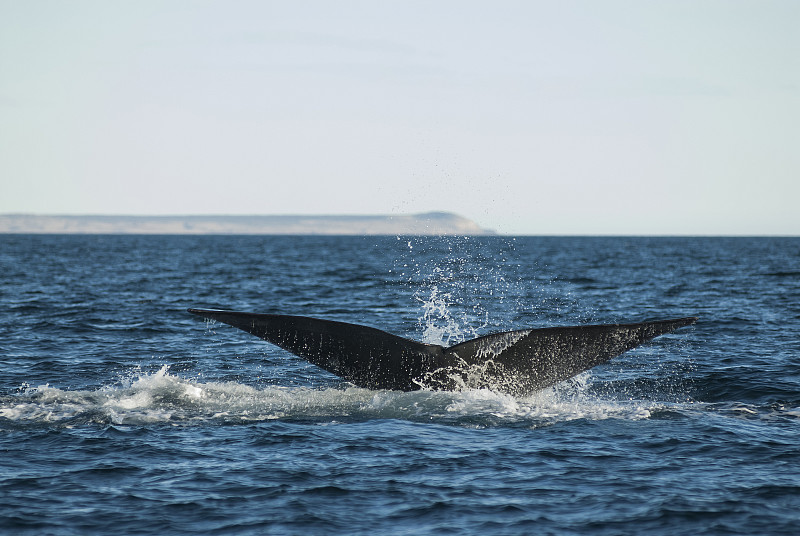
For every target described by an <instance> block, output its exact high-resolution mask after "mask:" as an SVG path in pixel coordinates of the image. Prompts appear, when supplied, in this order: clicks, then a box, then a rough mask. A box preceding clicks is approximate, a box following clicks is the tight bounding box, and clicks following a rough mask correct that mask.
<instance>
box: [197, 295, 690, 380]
mask: <svg viewBox="0 0 800 536" xmlns="http://www.w3.org/2000/svg"><path fill="white" fill-rule="evenodd" d="M189 312H190V313H192V314H196V315H199V316H203V317H205V318H208V319H211V320H216V321H219V322H223V323H225V324H229V325H231V326H234V327H237V328H239V329H242V330H244V331H246V332H248V333H250V334H252V335H255V336H257V337H260V338H262V339H264V340H266V341H268V342H270V343H272V344H274V345H276V346H279V347H281V348H283V349H284V350H287V351H289V352H291V353H293V354H295V355H297V356H300V357H302V358H304V359H306V360H307V361H309V362H311V363H313V364H314V365H317V366H318V367H321V368H323V369H325V370H327V371H328V372H331V373H333V374H335V375H337V376H340V377H342V378H344V379H345V380H347V381H349V382H352V383H353V384H355V385H357V386H359V387H364V388H367V389H390V390H399V391H413V390H417V389H421V388H430V389H442V390H453V389H457V388H459V387H460V386H465V385H467V386H472V387H491V388H494V389H497V390H500V391H504V392H509V393H512V394H525V393H530V392H533V391H536V390H539V389H544V388H546V387H550V386H552V385H555V384H557V383H559V382H561V381H563V380H566V379H568V378H571V377H573V376H575V375H577V374H579V373H581V372H583V371H584V370H588V369H590V368H592V367H594V366H597V365H599V364H601V363H604V362H606V361H608V360H609V359H611V358H613V357H615V356H617V355H619V354H621V353H623V352H626V351H627V350H630V349H631V348H634V347H636V346H639V345H640V344H643V343H645V342H647V341H649V340H651V339H653V338H655V337H658V336H659V335H663V334H665V333H669V332H671V331H674V330H676V329H678V328H681V327H684V326H689V325H691V324H694V323H695V322H696V321H697V318H696V317H686V318H677V319H672V320H661V321H651V322H640V323H636V324H604V325H593V326H570V327H552V328H543V329H524V330H516V331H507V332H502V333H492V334H489V335H485V336H483V337H478V338H476V339H472V340H469V341H465V342H462V343H460V344H456V345H455V346H451V347H449V348H444V347H442V346H439V345H435V344H424V343H421V342H417V341H413V340H411V339H406V338H404V337H399V336H397V335H392V334H391V333H387V332H385V331H381V330H379V329H376V328H372V327H368V326H362V325H358V324H349V323H346V322H337V321H333V320H323V319H319V318H310V317H306V316H292V315H274V314H258V313H244V312H237V311H221V310H212V309H189Z"/></svg>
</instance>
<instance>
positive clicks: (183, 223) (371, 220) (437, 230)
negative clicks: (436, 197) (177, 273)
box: [0, 212, 495, 236]
mask: <svg viewBox="0 0 800 536" xmlns="http://www.w3.org/2000/svg"><path fill="white" fill-rule="evenodd" d="M11 233H15V234H16V233H19V234H193V235H203V234H221V235H228V234H229V235H235V234H256V235H270V234H275V235H465V236H467V235H487V234H495V233H494V231H491V230H488V229H483V228H481V227H480V226H479V225H478V224H477V223H475V222H474V221H472V220H470V219H468V218H464V217H463V216H459V215H458V214H453V213H449V212H427V213H423V214H400V215H374V216H366V215H365V216H315V215H310V216H305V215H294V216H292V215H272V216H255V215H254V216H216V215H212V216H199V215H197V216H112V215H79V216H75V215H38V214H0V234H11Z"/></svg>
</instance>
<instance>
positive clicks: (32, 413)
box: [0, 366, 652, 427]
mask: <svg viewBox="0 0 800 536" xmlns="http://www.w3.org/2000/svg"><path fill="white" fill-rule="evenodd" d="M582 376H583V379H582V382H583V384H582V383H581V382H580V381H579V382H572V383H570V384H568V385H566V386H563V387H561V388H560V389H547V390H544V391H541V392H538V393H535V394H533V395H530V396H527V397H522V398H518V397H514V396H511V395H509V394H504V393H498V392H495V391H492V390H489V389H467V390H464V391H457V392H445V391H425V390H421V391H414V392H407V393H404V392H396V391H370V390H368V389H361V388H356V387H349V388H344V389H342V388H327V389H312V388H308V387H280V386H266V387H255V386H251V385H245V384H241V383H236V382H203V381H201V380H199V379H190V378H184V377H181V376H178V375H173V374H170V373H169V369H168V367H166V366H164V367H162V368H161V369H160V370H159V371H157V372H154V373H149V374H148V373H140V374H137V375H135V376H132V377H131V378H129V379H127V380H124V381H122V382H120V383H118V384H115V385H111V386H106V387H103V388H101V389H98V390H94V391H70V390H62V389H58V388H55V387H51V386H49V385H41V386H38V387H33V388H30V387H28V388H24V389H23V390H22V392H21V393H20V394H18V395H15V396H11V397H4V398H3V399H2V400H0V417H2V418H5V419H8V420H11V421H16V422H27V423H35V422H45V423H59V422H60V423H67V424H69V423H72V422H101V423H114V424H147V423H174V424H192V423H201V422H207V421H211V420H223V421H237V422H241V421H264V420H274V419H308V418H312V419H322V420H329V419H334V420H342V419H356V420H364V419H405V420H423V421H434V422H436V421H441V422H446V423H455V424H458V423H459V422H463V423H464V424H469V425H470V426H475V425H478V426H502V425H504V424H519V423H523V424H527V425H530V426H532V427H538V426H542V425H546V424H550V423H553V422H558V421H567V420H573V419H606V418H622V419H642V418H647V417H649V415H650V409H651V408H648V407H647V406H646V405H643V404H642V403H640V402H628V401H625V402H617V401H607V400H605V401H604V400H598V399H595V398H592V397H590V396H589V395H587V394H586V388H585V382H586V377H587V376H588V375H587V374H584V375H582ZM651 406H652V405H651Z"/></svg>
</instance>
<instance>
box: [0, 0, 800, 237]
mask: <svg viewBox="0 0 800 536" xmlns="http://www.w3.org/2000/svg"><path fill="white" fill-rule="evenodd" d="M798 205H800V1H797V0H786V1H770V0H752V1H735V0H719V1H703V0H691V1H674V0H670V1H666V0H665V1H659V2H654V1H644V0H630V1H602V0H589V1H580V0H578V1H561V0H559V1H555V0H551V1H519V2H512V1H484V2H468V1H434V0H428V1H381V0H372V1H363V2H351V1H288V0H287V1H283V2H275V1H265V0H261V1H239V0H225V1H173V0H159V1H142V0H136V1H107V0H99V1H77V0H70V1H39V0H0V213H10V212H11V213H20V212H23V213H56V214H384V213H388V214H391V213H413V212H423V211H430V210H445V211H453V212H457V213H459V214H461V215H464V216H467V217H469V218H472V219H474V220H476V221H477V222H478V223H479V224H481V225H483V226H485V227H490V228H493V229H496V230H498V231H500V232H504V233H512V234H553V233H564V234H572V233H582V234H608V233H614V234H672V233H674V234H687V233H688V234H800V208H798Z"/></svg>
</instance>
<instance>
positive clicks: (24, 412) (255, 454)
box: [0, 235, 800, 536]
mask: <svg viewBox="0 0 800 536" xmlns="http://www.w3.org/2000/svg"><path fill="white" fill-rule="evenodd" d="M0 270H1V271H2V280H0V305H2V307H0V330H1V333H2V336H1V337H0V533H2V534H14V535H34V534H35V535H47V534H57V535H72V534H74V535H93V534H98V535H99V534H104V535H105V534H115V535H119V536H121V535H128V534H178V535H180V534H220V535H223V534H241V535H250V534H252V535H257V534H258V535H260V534H275V535H283V534H289V535H291V534H297V535H310V534H325V535H330V534H334V535H337V534H342V535H367V534H369V535H372V534H392V535H425V534H436V535H446V534H481V535H483V534H491V535H521V534H591V535H619V534H664V535H670V536H674V535H681V534H686V535H690V534H691V535H695V534H706V535H712V534H742V535H753V534H776V535H777V534H785V535H796V534H798V533H800V239H798V238H767V237H752V238H732V237H731V238H719V237H717V238H715V237H680V238H670V237H505V236H487V237H395V236H386V237H380V236H378V237H376V236H371V237H346V236H334V237H331V236H133V235H116V236H114V235H0ZM189 307H202V308H221V309H234V310H241V311H252V312H263V313H279V314H293V315H306V316H314V317H320V318H327V319H332V320H340V321H345V322H352V323H358V324H365V325H369V326H373V327H376V328H379V329H382V330H385V331H388V332H391V333H395V334H397V335H401V336H405V337H409V338H412V339H417V340H423V341H425V342H431V343H438V344H445V345H452V344H456V343H457V342H461V341H463V340H466V339H469V338H473V337H476V336H480V335H483V334H486V333H490V332H493V331H506V330H511V329H523V328H539V327H549V326H564V325H579V324H597V323H627V322H638V321H642V320H649V319H666V318H673V317H681V316H698V317H699V320H698V322H697V324H696V325H694V326H692V327H689V328H682V329H680V330H678V331H676V332H674V333H672V334H669V335H665V336H662V337H659V338H657V339H655V340H654V341H652V342H651V343H649V344H647V345H644V346H642V347H639V348H637V349H634V350H632V351H629V352H627V353H625V354H623V355H621V356H619V357H616V358H614V359H612V360H611V361H610V362H608V363H606V364H604V365H601V366H598V367H596V368H594V369H592V370H590V371H587V372H585V373H582V374H581V375H579V376H577V377H576V378H573V379H571V380H567V381H565V382H563V383H561V384H559V385H558V386H556V387H554V388H550V389H546V390H544V391H540V392H537V393H533V394H531V395H529V396H525V397H519V398H518V397H513V396H511V395H507V394H503V393H499V392H494V391H492V390H489V389H471V390H470V389H467V390H462V391H457V392H440V391H430V390H421V391H416V392H408V393H405V392H394V391H370V390H367V389H361V388H357V387H354V386H352V385H350V384H348V383H347V382H345V381H344V380H342V379H340V378H337V377H335V376H333V375H331V374H329V373H327V372H325V371H323V370H321V369H319V368H317V367H315V366H313V365H311V364H309V363H307V362H306V361H304V360H302V359H300V358H297V357H295V356H293V355H291V354H289V353H287V352H285V351H283V350H280V349H278V348H277V347H275V346H272V345H270V344H268V343H266V342H264V341H261V340H259V339H257V338H255V337H252V336H250V335H248V334H246V333H244V332H242V331H239V330H237V329H235V328H232V327H229V326H227V325H224V324H219V323H213V322H207V321H204V320H203V319H200V318H198V317H195V316H193V315H191V314H189V313H187V312H186V309H187V308H189Z"/></svg>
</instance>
